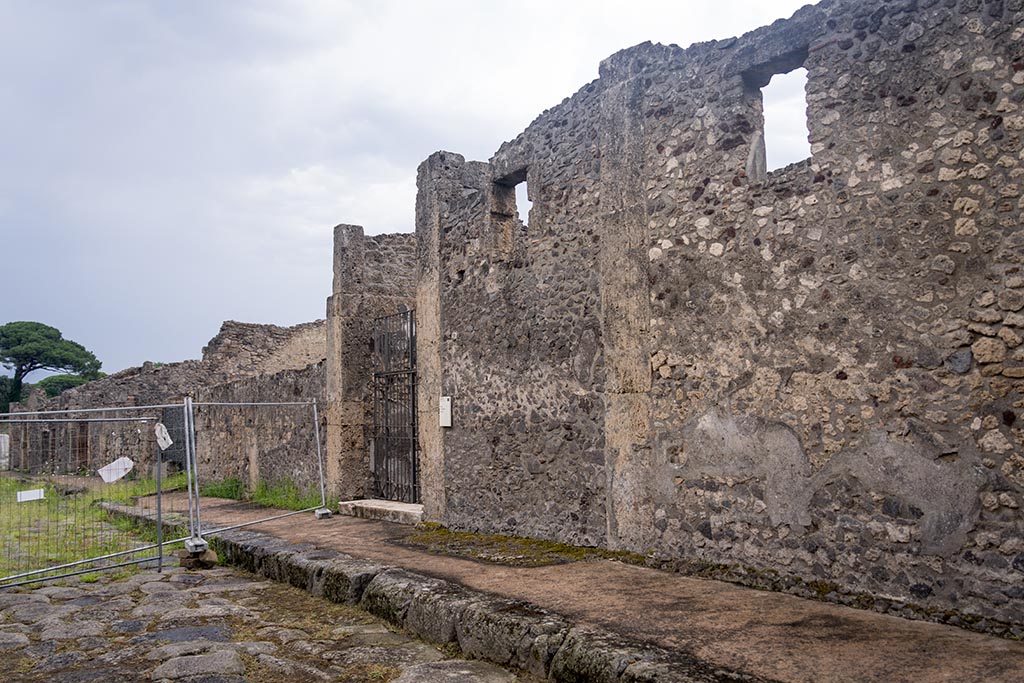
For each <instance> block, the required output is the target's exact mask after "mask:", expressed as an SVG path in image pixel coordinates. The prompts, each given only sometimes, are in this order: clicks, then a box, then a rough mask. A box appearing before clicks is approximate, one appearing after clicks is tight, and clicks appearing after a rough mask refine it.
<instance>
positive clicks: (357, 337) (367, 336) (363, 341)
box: [326, 225, 416, 500]
mask: <svg viewBox="0 0 1024 683" xmlns="http://www.w3.org/2000/svg"><path fill="white" fill-rule="evenodd" d="M415 264H416V236H415V235H414V234H412V233H404V234H393V235H372V236H365V235H364V234H363V228H362V227H360V226H358V225H339V226H337V227H335V229H334V286H333V294H332V295H331V297H330V298H328V299H327V348H328V354H327V380H326V382H327V456H326V458H327V463H326V464H327V480H328V485H329V487H330V489H331V491H332V493H334V494H335V495H337V496H338V497H340V498H341V499H342V500H348V499H352V498H360V497H364V496H368V495H371V493H372V492H371V491H370V488H369V481H370V462H369V448H368V441H367V437H368V435H369V430H370V429H371V426H372V423H373V393H372V381H373V335H372V331H373V321H374V320H375V319H376V318H379V317H381V316H385V315H392V314H394V313H398V311H399V307H400V306H406V307H409V308H411V307H412V305H413V303H414V292H415V291H416V281H415V276H416V265H415Z"/></svg>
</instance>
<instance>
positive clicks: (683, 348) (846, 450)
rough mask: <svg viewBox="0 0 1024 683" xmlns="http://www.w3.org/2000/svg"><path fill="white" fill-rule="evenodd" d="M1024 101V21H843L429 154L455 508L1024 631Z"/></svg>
mask: <svg viewBox="0 0 1024 683" xmlns="http://www.w3.org/2000/svg"><path fill="white" fill-rule="evenodd" d="M798 66H805V67H806V68H807V69H808V74H809V76H808V85H807V105H808V127H809V130H810V140H811V144H812V157H811V158H810V159H808V160H807V161H806V162H803V163H799V164H795V165H793V166H790V167H788V168H785V169H781V170H779V171H775V172H773V173H767V172H766V169H765V164H764V145H765V142H764V140H763V136H762V128H763V121H762V108H761V93H760V89H761V88H762V87H763V86H764V85H765V84H766V83H767V82H768V79H769V78H770V77H771V75H773V74H775V73H782V72H785V71H789V70H791V69H793V68H795V67H798ZM1022 101H1024V14H1022V2H1021V0H1006V1H1005V2H1004V1H1002V0H992V1H984V2H983V1H981V0H960V1H955V0H918V1H917V2H880V1H876V0H861V1H857V2H854V1H852V0H851V1H845V2H843V1H835V2H824V3H821V4H820V5H818V6H814V7H807V8H804V9H802V10H801V11H800V12H798V13H797V14H796V15H795V16H794V17H793V18H792V19H789V20H787V21H780V22H776V23H775V24H773V25H772V26H769V27H765V28H763V29H759V30H758V31H755V32H753V33H751V34H748V35H746V36H743V37H741V38H739V39H730V40H725V41H716V42H711V43H704V44H698V45H694V46H692V47H690V48H688V49H680V48H677V47H674V46H671V47H665V46H660V45H650V44H645V45H640V46H637V47H635V48H631V49H629V50H625V51H623V52H620V53H618V54H616V55H614V56H612V57H611V58H609V59H608V60H606V61H605V62H604V63H602V65H601V76H600V78H599V79H598V80H597V81H595V82H593V83H591V84H589V85H587V86H585V87H584V88H583V89H582V90H580V91H579V92H578V93H576V94H575V95H574V96H572V97H571V98H568V99H567V100H565V101H564V102H563V103H562V104H560V105H558V106H557V107H554V108H553V109H551V110H549V111H546V112H544V113H543V114H542V115H541V116H540V117H538V119H537V120H536V121H535V122H534V123H533V124H531V126H530V127H529V128H528V129H527V130H526V131H525V132H523V133H522V134H521V135H520V136H519V137H517V138H516V139H515V140H513V141H511V142H509V143H507V144H506V145H504V146H502V148H501V149H500V150H499V151H498V152H497V154H496V155H495V156H494V157H493V158H492V159H491V160H490V162H489V163H479V162H469V163H467V162H465V161H464V160H463V159H462V158H461V157H459V156H458V155H456V154H451V153H438V154H435V155H434V156H432V157H431V158H430V159H428V160H427V162H425V163H424V164H423V165H422V166H421V168H420V177H419V188H420V193H419V198H418V201H417V233H418V237H419V241H420V258H419V273H420V278H421V280H420V289H419V301H418V313H419V315H420V369H421V375H422V379H421V394H420V403H421V411H422V412H421V434H422V438H421V440H422V443H423V447H424V455H423V457H424V463H423V468H424V473H425V477H426V478H428V479H429V481H425V485H426V486H427V489H428V491H432V493H430V497H429V499H427V500H425V503H426V511H427V515H428V516H429V517H431V518H433V519H437V520H441V521H444V522H446V523H449V524H451V525H453V526H456V527H460V528H467V529H474V530H482V531H502V532H512V533H521V534H526V535H532V536H540V537H543V538H552V539H559V540H567V541H571V542H575V543H583V544H591V543H593V544H599V545H605V546H608V547H613V548H621V549H626V550H631V551H635V552H640V553H652V554H655V555H657V556H660V557H668V558H699V559H703V560H707V561H711V562H719V563H725V564H738V565H742V566H747V567H752V568H755V569H760V570H767V571H772V572H781V573H783V574H786V575H791V576H796V577H800V578H802V579H803V580H818V581H819V582H821V584H820V585H822V586H833V585H834V586H835V587H836V588H837V589H838V590H846V591H848V592H850V593H851V594H855V593H863V594H865V595H871V596H889V598H888V599H889V600H890V602H893V603H895V604H902V603H904V602H910V603H915V604H917V605H920V606H921V607H922V609H923V610H925V611H929V610H930V611H932V612H934V613H941V612H942V611H944V610H949V611H959V612H965V613H973V614H978V615H985V616H988V617H991V618H994V619H1001V620H1006V621H1015V622H1018V623H1020V622H1024V591H1022V590H1021V588H1020V586H1021V582H1022V580H1024V544H1022V541H1021V531H1022V529H1024V517H1022V511H1021V507H1020V505H1021V500H1022V494H1024V456H1022V455H1021V454H1022V452H1024V429H1022V428H1021V423H1020V420H1019V418H1018V415H1019V413H1020V410H1021V408H1022V407H1024V392H1022V388H1024V387H1022V385H1021V383H1020V382H1021V381H1022V377H1024V345H1022V342H1021V335H1024V316H1022V315H1021V311H1022V309H1024V273H1022V272H1021V271H1020V267H1021V266H1020V264H1021V262H1022V261H1024V251H1022V249H1024V229H1022V228H1024V226H1022V225H1021V212H1022V208H1024V202H1022V200H1021V193H1020V184H1021V182H1022V175H1024V163H1022V147H1021V135H1022V131H1024V115H1022V111H1021V102H1022ZM769 144H770V141H769ZM524 179H525V181H526V182H527V184H528V188H529V192H530V196H531V199H532V201H533V208H532V211H531V212H530V215H529V218H528V220H527V221H526V223H527V224H528V226H523V225H522V224H521V223H520V222H518V221H517V220H516V219H515V217H514V216H515V212H514V210H513V209H512V208H511V207H512V206H514V199H513V198H512V197H511V196H510V188H511V187H513V186H514V185H515V184H517V183H518V182H521V181H522V180H524ZM510 202H513V203H512V204H510ZM441 395H451V396H453V397H454V400H455V407H456V412H455V426H454V427H453V428H452V429H450V430H445V429H441V428H439V427H437V426H436V425H437V419H436V408H437V397H438V396H441Z"/></svg>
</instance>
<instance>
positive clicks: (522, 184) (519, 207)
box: [494, 168, 533, 227]
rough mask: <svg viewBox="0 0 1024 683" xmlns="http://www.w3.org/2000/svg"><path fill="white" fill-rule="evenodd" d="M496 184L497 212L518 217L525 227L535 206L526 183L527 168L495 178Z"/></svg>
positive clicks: (510, 216)
mask: <svg viewBox="0 0 1024 683" xmlns="http://www.w3.org/2000/svg"><path fill="white" fill-rule="evenodd" d="M494 184H495V197H496V199H497V202H496V206H495V213H497V214H498V215H501V216H506V217H509V218H512V217H515V218H518V219H519V222H520V223H522V224H523V226H524V227H525V226H526V225H527V224H528V222H529V220H530V209H532V208H533V202H531V201H530V197H529V189H528V186H527V183H526V169H525V168H523V169H520V170H519V171H516V172H515V173H510V174H509V175H507V176H505V177H503V178H500V179H498V180H495V181H494Z"/></svg>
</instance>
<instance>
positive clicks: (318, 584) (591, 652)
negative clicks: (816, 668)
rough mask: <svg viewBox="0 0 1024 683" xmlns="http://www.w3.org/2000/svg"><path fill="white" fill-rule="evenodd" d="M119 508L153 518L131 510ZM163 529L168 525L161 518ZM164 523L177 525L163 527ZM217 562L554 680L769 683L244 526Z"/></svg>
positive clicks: (215, 540)
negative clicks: (357, 609) (231, 565)
mask: <svg viewBox="0 0 1024 683" xmlns="http://www.w3.org/2000/svg"><path fill="white" fill-rule="evenodd" d="M107 507H108V509H110V510H111V511H112V512H116V513H117V514H121V515H125V516H129V517H133V518H135V519H139V520H141V521H145V522H150V523H152V522H153V521H154V520H153V519H151V518H150V517H149V516H148V515H143V514H139V513H138V512H137V511H134V510H133V509H132V508H127V507H123V506H114V505H108V506H107ZM164 524H165V527H168V526H170V525H169V524H168V523H167V522H165V523H164ZM171 528H172V529H174V528H176V527H174V526H171ZM207 540H209V541H210V544H211V546H212V547H214V549H215V550H216V551H217V552H218V554H219V555H220V556H221V558H222V559H223V561H224V562H226V563H228V564H233V565H235V566H238V567H241V568H243V569H246V570H248V571H250V572H252V573H254V574H258V575H260V576H263V577H265V578H267V579H271V580H274V581H279V582H281V583H287V584H290V585H292V586H295V587H296V588H301V589H302V590H305V591H307V592H309V593H310V594H311V595H313V596H314V597H320V598H324V599H327V600H330V601H332V602H337V603H345V604H349V605H355V606H358V607H359V608H361V609H363V610H365V611H367V612H369V613H370V614H373V615H375V616H377V617H380V618H382V619H384V620H385V621H387V622H388V623H390V624H392V625H394V626H396V627H398V628H401V629H403V630H405V631H407V632H409V633H412V634H414V635H416V636H418V637H420V638H422V639H423V640H425V641H427V642H429V643H432V644H434V645H440V646H445V645H449V646H450V645H457V646H458V648H459V649H460V650H461V651H462V653H463V654H464V655H465V656H466V657H469V658H472V659H481V660H485V661H488V662H492V663H495V664H499V665H502V666H507V667H511V668H515V669H520V670H522V671H525V672H527V673H529V674H531V675H533V676H536V677H537V678H540V679H542V680H548V681H553V682H555V683H584V682H590V681H594V682H596V683H725V682H729V683H736V682H743V683H769V679H765V678H761V677H758V676H753V675H750V674H744V673H741V672H737V671H730V670H726V669H723V668H721V667H716V666H714V665H712V664H709V663H707V662H702V661H699V660H697V659H696V658H693V657H690V656H688V655H685V654H681V653H676V652H670V651H668V650H665V649H662V648H658V647H655V646H652V645H648V644H644V643H641V642H638V641H633V640H630V639H628V638H625V637H622V636H618V635H615V634H613V633H611V632H608V631H605V630H603V629H599V628H596V627H591V626H581V625H574V624H572V623H571V622H569V621H567V620H566V619H564V618H562V617H560V616H558V615H556V614H552V613H550V612H548V611H546V610H543V609H541V608H539V607H537V606H534V605H531V604H529V603H527V602H524V601H519V600H511V599H508V598H502V597H498V596H494V595H489V594H487V593H482V592H479V591H474V590H471V589H468V588H466V587H465V586H462V585H460V584H457V583H454V582H450V581H445V580H441V579H436V578H432V577H429V576H425V575H422V574H417V573H415V572H410V571H407V570H405V569H401V568H398V567H389V566H385V565H380V564H376V563H373V562H369V561H367V560H362V559H359V558H355V557H351V556H349V555H346V554H344V553H341V552H338V551H336V550H331V549H323V548H316V547H314V546H312V545H309V544H294V543H288V542H286V541H283V540H281V539H278V538H276V537H273V536H269V535H266V534H262V533H258V532H254V531H246V530H242V529H238V530H233V531H225V532H220V533H218V534H217V535H216V536H213V537H211V538H208V539H207Z"/></svg>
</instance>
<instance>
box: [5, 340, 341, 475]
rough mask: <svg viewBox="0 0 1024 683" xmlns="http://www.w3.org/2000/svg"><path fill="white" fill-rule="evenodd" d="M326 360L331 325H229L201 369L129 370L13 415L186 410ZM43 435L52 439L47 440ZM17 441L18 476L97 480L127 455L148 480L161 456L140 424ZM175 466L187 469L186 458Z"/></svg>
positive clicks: (68, 429)
mask: <svg viewBox="0 0 1024 683" xmlns="http://www.w3.org/2000/svg"><path fill="white" fill-rule="evenodd" d="M325 355H326V329H325V322H324V321H317V322H313V323H306V324H302V325H296V326H294V327H278V326H276V325H256V324H248V323H237V322H234V321H228V322H225V323H224V324H223V325H222V326H221V329H220V332H218V334H217V335H216V336H215V337H214V338H213V339H211V340H210V342H209V344H207V346H206V348H204V349H203V359H202V360H201V361H195V360H187V361H183V362H180V363H167V364H157V363H149V362H147V363H143V365H142V366H141V367H137V368H128V369H127V370H122V371H121V372H118V373H115V374H112V375H110V376H108V377H104V378H102V379H99V380H96V381H94V382H89V383H88V384H84V385H82V386H80V387H76V388H74V389H69V390H68V391H65V392H64V393H62V394H61V395H60V396H57V397H54V398H52V399H46V400H37V401H36V403H35V404H34V405H32V406H16V407H15V408H13V410H26V409H28V410H74V409H76V408H103V407H116V406H147V405H164V404H169V403H180V402H181V401H182V400H183V399H184V398H185V397H186V396H193V397H195V396H196V395H197V392H199V391H201V390H203V389H204V388H208V387H212V386H216V385H218V384H220V383H226V382H230V381H234V380H238V379H240V378H244V377H253V376H256V375H258V374H260V373H272V372H277V371H279V370H298V369H301V368H305V367H307V366H308V365H310V364H311V363H312V364H316V363H319V362H320V361H322V360H323V359H324V357H325ZM287 390H290V385H289V387H282V393H283V392H285V391H287ZM264 393H267V392H264ZM269 393H273V392H269ZM320 395H321V397H322V391H321V393H320ZM250 400H251V399H250ZM275 400H281V399H280V398H278V399H275ZM172 412H173V411H169V410H164V411H162V413H161V415H162V417H163V419H164V420H165V421H169V420H174V421H175V423H177V421H179V420H180V418H179V416H178V414H177V413H176V412H175V413H174V414H173V415H172V414H171V413H172ZM176 426H177V428H180V425H176ZM168 427H169V428H170V429H172V432H173V431H174V430H175V427H172V425H171V424H170V422H169V423H168ZM79 429H83V430H87V431H88V437H87V439H80V438H79V437H78V434H77V430H79ZM43 431H47V432H48V433H47V434H46V435H45V436H44V434H43ZM11 433H12V439H11V444H12V453H11V455H12V458H11V467H12V468H15V469H26V470H39V469H45V470H46V471H57V472H80V471H86V472H91V471H95V469H96V468H98V467H102V466H103V465H106V464H107V463H109V462H110V461H112V460H114V459H115V458H117V457H118V456H120V455H122V454H133V457H135V458H136V459H138V460H140V463H139V464H140V471H143V472H146V471H148V470H149V465H150V461H153V462H155V455H156V453H157V446H156V437H155V435H154V433H153V431H152V429H141V428H140V427H139V425H138V424H137V423H124V424H116V423H81V424H60V425H57V426H54V427H49V428H48V427H35V426H34V425H33V426H17V425H12V427H11ZM44 441H45V443H44ZM176 450H177V449H176ZM170 459H171V460H172V461H178V460H180V461H181V463H182V464H183V463H184V461H183V455H181V453H180V452H177V454H172V455H171V456H170Z"/></svg>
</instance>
